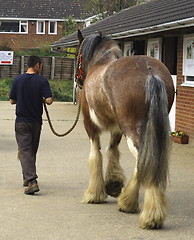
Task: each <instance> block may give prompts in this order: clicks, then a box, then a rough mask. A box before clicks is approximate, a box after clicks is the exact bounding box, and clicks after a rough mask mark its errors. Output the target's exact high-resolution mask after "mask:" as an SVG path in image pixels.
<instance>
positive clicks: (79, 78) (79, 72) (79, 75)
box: [76, 37, 87, 89]
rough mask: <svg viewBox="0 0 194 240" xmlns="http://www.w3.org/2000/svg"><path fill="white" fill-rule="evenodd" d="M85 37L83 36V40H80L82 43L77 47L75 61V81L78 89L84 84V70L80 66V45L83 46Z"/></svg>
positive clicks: (81, 60) (81, 58) (81, 56)
mask: <svg viewBox="0 0 194 240" xmlns="http://www.w3.org/2000/svg"><path fill="white" fill-rule="evenodd" d="M86 38H87V37H86ZM86 38H84V40H83V41H82V43H81V45H80V47H79V51H78V56H77V63H76V83H77V85H78V87H79V88H80V89H82V87H83V85H84V80H85V79H86V73H85V72H84V70H83V68H82V63H83V55H82V47H83V44H84V42H85V40H86Z"/></svg>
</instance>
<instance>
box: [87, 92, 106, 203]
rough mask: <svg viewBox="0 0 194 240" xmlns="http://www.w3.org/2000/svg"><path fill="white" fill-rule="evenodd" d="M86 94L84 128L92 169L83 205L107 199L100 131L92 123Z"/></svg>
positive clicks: (90, 167)
mask: <svg viewBox="0 0 194 240" xmlns="http://www.w3.org/2000/svg"><path fill="white" fill-rule="evenodd" d="M84 93H85V92H84V91H83V92H82V103H83V104H82V113H83V116H84V126H85V129H86V131H87V134H88V136H89V138H90V145H91V147H90V155H89V159H88V163H89V169H90V181H89V187H88V189H87V190H86V192H85V194H84V197H83V200H82V202H83V203H100V202H104V201H105V199H106V198H107V194H106V190H105V183H104V179H103V171H102V170H103V169H102V154H101V152H100V148H101V147H100V139H99V135H100V130H99V129H98V127H97V126H96V125H95V124H94V123H93V122H92V120H91V118H90V114H89V107H88V104H87V101H86V98H85V94H84Z"/></svg>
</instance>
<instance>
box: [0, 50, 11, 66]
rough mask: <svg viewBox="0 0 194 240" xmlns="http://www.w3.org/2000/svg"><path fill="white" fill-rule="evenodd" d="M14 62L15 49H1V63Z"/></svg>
mask: <svg viewBox="0 0 194 240" xmlns="http://www.w3.org/2000/svg"><path fill="white" fill-rule="evenodd" d="M12 64H13V51H0V65H12Z"/></svg>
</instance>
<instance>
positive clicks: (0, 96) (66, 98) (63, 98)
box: [0, 78, 73, 102]
mask: <svg viewBox="0 0 194 240" xmlns="http://www.w3.org/2000/svg"><path fill="white" fill-rule="evenodd" d="M12 81H13V79H12V78H6V79H0V101H8V100H9V92H10V88H11V84H12ZM49 83H50V86H51V90H52V93H53V98H54V101H58V102H72V101H73V81H72V80H50V81H49Z"/></svg>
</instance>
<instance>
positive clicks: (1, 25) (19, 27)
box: [0, 20, 28, 33]
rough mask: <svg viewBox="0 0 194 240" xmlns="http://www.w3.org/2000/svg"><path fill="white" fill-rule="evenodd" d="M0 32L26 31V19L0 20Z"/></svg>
mask: <svg viewBox="0 0 194 240" xmlns="http://www.w3.org/2000/svg"><path fill="white" fill-rule="evenodd" d="M0 32H1V33H28V21H9V20H8V21H7V20H1V21H0Z"/></svg>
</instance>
